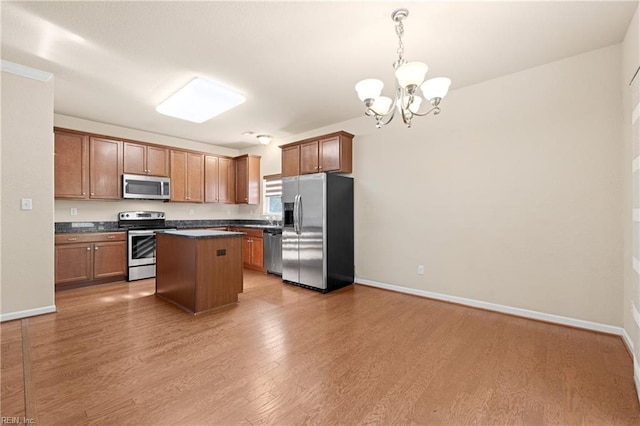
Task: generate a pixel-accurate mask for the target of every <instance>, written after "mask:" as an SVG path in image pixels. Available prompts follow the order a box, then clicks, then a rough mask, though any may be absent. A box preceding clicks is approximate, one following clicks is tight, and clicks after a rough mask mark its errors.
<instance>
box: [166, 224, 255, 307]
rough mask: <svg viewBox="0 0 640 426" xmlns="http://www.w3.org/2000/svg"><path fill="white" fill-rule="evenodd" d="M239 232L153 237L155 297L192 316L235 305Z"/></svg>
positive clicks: (172, 233)
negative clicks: (154, 244)
mask: <svg viewBox="0 0 640 426" xmlns="http://www.w3.org/2000/svg"><path fill="white" fill-rule="evenodd" d="M243 235H244V234H243V233H242V232H226V231H209V230H188V231H162V232H158V233H157V236H156V243H157V246H156V295H157V296H159V297H161V298H162V299H165V300H167V301H169V302H171V303H174V304H175V305H177V306H179V307H181V308H182V309H184V310H186V311H187V312H190V313H192V314H199V313H202V312H206V311H209V310H211V309H215V308H217V307H219V306H223V305H227V304H229V303H234V302H237V301H238V294H239V293H242V236H243Z"/></svg>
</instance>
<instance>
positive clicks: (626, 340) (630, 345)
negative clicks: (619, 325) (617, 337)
mask: <svg viewBox="0 0 640 426" xmlns="http://www.w3.org/2000/svg"><path fill="white" fill-rule="evenodd" d="M621 336H622V340H623V341H624V344H625V345H627V349H629V353H631V355H632V356H633V359H634V362H635V359H636V356H635V351H634V347H633V340H631V336H629V334H628V333H627V330H625V329H624V328H623V329H622V334H621Z"/></svg>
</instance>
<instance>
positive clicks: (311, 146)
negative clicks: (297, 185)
mask: <svg viewBox="0 0 640 426" xmlns="http://www.w3.org/2000/svg"><path fill="white" fill-rule="evenodd" d="M318 158H319V153H318V141H312V142H306V143H303V144H301V145H300V174H302V175H303V174H309V173H318V167H319V166H318Z"/></svg>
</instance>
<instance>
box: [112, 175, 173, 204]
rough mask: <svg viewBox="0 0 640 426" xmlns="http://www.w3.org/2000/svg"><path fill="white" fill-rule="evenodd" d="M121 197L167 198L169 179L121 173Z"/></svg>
mask: <svg viewBox="0 0 640 426" xmlns="http://www.w3.org/2000/svg"><path fill="white" fill-rule="evenodd" d="M122 198H130V199H137V200H168V199H170V198H171V179H169V178H167V177H160V176H140V175H127V174H124V175H122Z"/></svg>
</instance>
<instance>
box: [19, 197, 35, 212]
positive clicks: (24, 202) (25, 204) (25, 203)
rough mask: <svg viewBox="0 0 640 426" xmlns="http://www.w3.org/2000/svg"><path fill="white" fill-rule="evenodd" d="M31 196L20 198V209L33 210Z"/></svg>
mask: <svg viewBox="0 0 640 426" xmlns="http://www.w3.org/2000/svg"><path fill="white" fill-rule="evenodd" d="M32 202H33V201H32V200H31V198H22V199H21V200H20V209H21V210H31V209H32V208H33V204H32Z"/></svg>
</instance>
